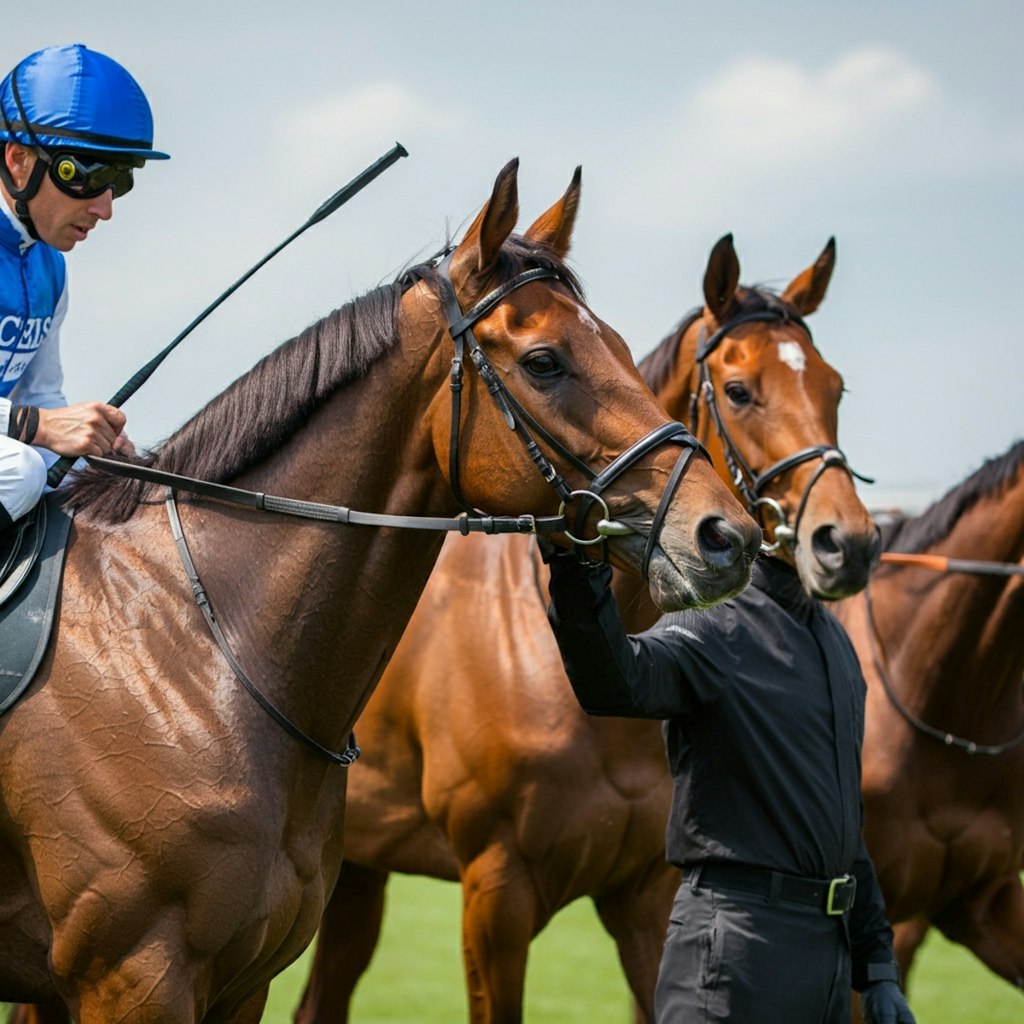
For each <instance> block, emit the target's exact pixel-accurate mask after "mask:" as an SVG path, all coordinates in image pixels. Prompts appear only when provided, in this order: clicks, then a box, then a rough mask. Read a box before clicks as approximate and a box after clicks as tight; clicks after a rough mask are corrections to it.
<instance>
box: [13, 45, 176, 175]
mask: <svg viewBox="0 0 1024 1024" xmlns="http://www.w3.org/2000/svg"><path fill="white" fill-rule="evenodd" d="M0 122H2V123H0V142H19V143H21V144H22V145H23V146H31V147H33V148H37V149H45V150H48V151H53V150H57V149H62V150H67V149H72V150H87V151H89V152H90V153H96V154H103V155H106V154H110V156H111V157H112V158H113V157H115V156H122V157H136V158H140V159H142V160H166V159H168V156H169V154H167V153H161V152H159V151H158V150H155V149H153V115H152V112H151V111H150V109H149V103H148V102H147V100H146V97H145V94H144V93H143V91H142V89H141V88H140V87H139V84H138V82H136V81H135V79H134V78H132V76H131V75H130V74H129V73H128V72H127V71H126V70H125V69H124V68H123V67H122V66H121V65H120V64H118V63H117V61H115V60H112V59H111V58H110V57H107V56H106V55H105V54H102V53H97V52H96V51H95V50H90V49H89V48H88V47H87V46H84V45H83V44H82V43H73V44H71V45H69V46H51V47H48V48H47V49H45V50H39V51H37V52H36V53H33V54H31V55H30V56H28V57H26V58H25V59H24V60H23V61H21V63H20V64H18V66H17V67H16V68H15V69H14V70H13V71H12V72H11V73H10V74H9V75H7V77H6V78H5V79H4V80H3V82H2V83H0Z"/></svg>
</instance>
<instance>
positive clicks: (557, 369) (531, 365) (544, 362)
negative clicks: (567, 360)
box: [522, 351, 562, 377]
mask: <svg viewBox="0 0 1024 1024" xmlns="http://www.w3.org/2000/svg"><path fill="white" fill-rule="evenodd" d="M522 365H523V369H525V370H526V372H527V373H529V374H531V375H532V376H534V377H555V376H557V375H558V374H559V373H561V371H562V367H561V364H560V363H559V362H558V360H557V359H556V358H555V357H554V356H553V355H552V354H551V353H550V352H546V351H540V352H531V353H530V354H529V355H528V356H527V357H526V358H525V359H524V360H523V361H522Z"/></svg>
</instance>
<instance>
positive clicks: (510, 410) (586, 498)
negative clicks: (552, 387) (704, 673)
mask: <svg viewBox="0 0 1024 1024" xmlns="http://www.w3.org/2000/svg"><path fill="white" fill-rule="evenodd" d="M451 259H452V253H449V254H448V255H447V256H446V257H445V258H444V259H443V260H442V261H441V263H440V265H439V266H438V268H437V270H438V281H439V283H440V292H441V300H442V303H443V305H444V309H445V314H446V316H447V318H448V333H449V334H450V335H451V337H452V341H453V342H454V344H455V355H454V357H453V358H452V367H451V375H450V388H451V395H452V416H451V431H450V435H449V443H448V469H449V484H450V486H451V488H452V492H453V493H454V495H455V498H456V500H457V501H458V502H459V504H460V505H461V506H462V508H463V509H464V510H465V511H466V512H467V513H471V514H476V513H478V510H477V509H475V508H474V507H473V506H472V505H471V504H470V503H469V502H467V501H466V499H465V497H464V496H463V494H462V488H461V485H460V482H459V430H460V424H461V395H462V387H463V371H464V366H465V356H466V350H467V349H468V351H469V356H470V359H471V360H472V361H473V364H474V366H475V367H476V369H477V372H478V373H479V374H480V378H481V380H483V382H484V384H485V386H486V387H487V391H488V393H489V394H490V396H491V398H492V399H493V400H494V402H495V404H496V405H497V407H498V409H499V411H500V412H501V414H502V416H503V418H504V420H505V424H506V426H508V428H509V429H510V430H513V431H515V433H516V435H517V436H518V437H519V439H520V440H521V441H522V442H523V446H524V447H525V448H526V451H527V454H528V455H529V456H530V458H531V460H532V461H533V463H534V465H536V466H537V468H538V470H539V471H540V474H541V476H543V478H544V479H545V480H546V481H547V482H548V483H549V484H550V485H551V487H552V488H553V489H554V491H555V493H556V494H557V495H558V497H559V498H560V499H561V505H560V507H559V510H558V514H559V517H565V513H566V508H567V506H568V505H569V503H570V502H572V501H574V500H578V501H579V503H580V508H579V510H578V512H577V515H576V517H575V520H574V523H573V524H572V526H571V528H570V526H569V525H568V523H566V525H565V526H564V527H563V529H562V531H561V532H563V533H564V534H565V536H566V537H567V538H568V539H569V540H570V541H572V543H573V544H575V545H576V546H577V548H581V547H583V548H585V547H589V546H591V545H594V544H601V543H605V542H607V540H608V538H610V537H621V536H625V535H627V534H631V533H635V532H636V531H635V530H634V529H633V528H632V527H631V526H629V525H627V524H626V523H622V522H618V521H616V520H613V519H611V518H610V511H609V509H608V504H607V503H606V502H605V500H604V498H602V497H601V492H602V491H603V490H604V489H605V488H606V487H608V485H609V484H611V483H612V482H614V481H615V480H617V479H618V478H619V477H620V476H621V475H622V474H623V473H625V472H626V471H627V470H628V469H630V468H632V467H633V466H634V465H635V464H636V463H637V462H638V461H639V460H640V459H642V458H643V457H644V456H645V455H647V454H648V453H649V452H651V451H653V450H654V449H655V448H658V447H660V446H661V445H663V444H677V445H679V446H681V448H682V449H683V450H682V452H681V453H680V455H679V458H678V459H677V460H676V464H675V466H674V468H673V470H672V473H671V474H670V476H669V479H668V481H667V483H666V485H665V489H664V491H663V492H662V496H661V501H660V502H659V504H658V509H657V511H656V513H655V515H654V519H653V520H652V523H651V529H650V532H649V533H648V535H647V544H646V547H645V550H644V556H643V561H642V565H641V569H642V572H643V576H644V578H645V579H646V578H647V576H648V569H649V566H650V560H651V556H652V555H653V553H654V548H655V546H656V544H657V539H658V536H659V535H660V533H661V527H662V524H663V523H664V520H665V515H666V513H667V511H668V506H669V504H670V503H671V501H672V497H673V495H674V494H675V491H676V488H677V487H678V485H679V482H680V480H681V479H682V477H683V474H684V473H685V471H686V467H687V465H688V464H689V461H690V458H691V457H692V456H693V454H694V452H698V451H699V452H700V453H701V454H702V455H703V456H704V457H705V458H706V459H708V461H709V462H710V461H711V459H710V456H709V455H708V453H707V452H706V451H705V450H704V447H703V446H702V445H701V444H700V442H699V441H698V440H697V438H696V437H694V436H693V434H691V433H690V431H689V430H687V428H686V427H685V426H684V425H683V424H682V423H677V422H669V423H663V424H661V426H659V427H656V428H655V429H654V430H652V431H651V432H650V433H649V434H647V435H645V436H644V437H642V438H641V439H640V440H639V441H637V442H635V443H634V444H632V445H630V447H629V448H627V449H626V451H624V452H623V453H622V454H621V455H619V456H618V457H617V458H616V459H614V460H613V461H612V462H611V463H610V464H609V465H607V466H606V467H605V468H604V469H603V470H601V471H600V472H595V471H594V470H593V469H591V468H590V467H589V466H588V465H587V464H586V463H585V462H583V461H582V460H581V459H579V458H578V457H577V456H576V455H574V454H573V453H572V452H570V451H568V450H567V449H566V448H565V446H564V445H562V444H561V443H560V442H559V441H557V440H556V439H555V438H554V437H552V436H551V434H550V433H548V431H547V430H545V429H544V427H543V426H542V425H541V424H540V423H538V422H537V421H536V419H534V417H532V416H531V415H530V414H529V412H527V411H526V409H524V408H523V406H522V405H521V404H520V403H519V401H518V400H517V399H516V397H515V396H514V395H513V394H512V393H511V392H510V391H509V389H508V387H507V386H506V385H505V383H504V381H502V379H501V378H500V377H499V376H498V373H497V371H496V370H495V369H494V366H493V364H492V363H491V361H490V360H489V359H488V358H487V355H486V353H485V352H484V351H483V349H482V348H481V347H480V343H479V342H478V341H477V340H476V337H475V336H474V335H473V325H474V324H475V323H477V322H478V321H479V320H480V319H481V318H482V317H484V316H485V315H486V314H487V313H489V312H490V311H491V310H492V309H493V308H494V307H495V306H497V305H498V303H499V302H501V301H502V300H503V299H505V298H506V297H507V296H508V295H509V294H510V293H511V292H513V291H515V290H516V289H517V288H521V287H522V286H523V285H525V284H529V283H530V282H531V281H538V280H543V279H553V280H561V276H560V275H559V273H558V271H557V270H555V269H554V268H552V267H545V266H540V267H534V268H532V269H530V270H524V271H522V272H521V273H520V274H518V275H517V276H515V277H514V278H512V279H511V280H509V281H506V282H505V283H504V284H502V285H499V286H498V287H497V288H495V289H494V290H493V291H491V292H489V293H488V294H487V295H485V296H484V297H483V298H482V299H480V300H479V301H478V302H476V303H475V304H474V305H473V306H472V307H471V308H470V309H469V310H468V311H467V312H465V313H463V312H462V308H461V306H460V305H459V302H458V299H457V298H456V295H455V288H454V286H453V284H452V280H451V276H450V268H451ZM531 430H532V431H533V433H535V434H537V435H538V436H539V437H541V438H542V439H543V441H544V443H545V444H546V445H547V447H548V448H549V449H551V450H552V451H554V452H556V453H557V454H558V455H559V456H560V457H561V458H562V459H564V460H565V461H566V462H568V463H569V464H570V465H572V466H573V468H575V469H577V470H578V471H579V472H580V473H582V474H583V475H584V476H585V477H586V478H587V480H588V481H589V483H588V485H587V486H586V487H585V488H583V489H577V490H573V489H572V488H570V487H569V485H568V484H567V483H566V482H565V479H564V478H563V477H562V475H561V474H560V473H559V472H558V470H557V469H556V468H555V467H554V465H553V464H552V463H551V462H550V460H549V459H548V458H547V457H546V456H545V455H544V453H543V452H542V451H541V449H540V447H539V445H538V444H537V442H536V441H535V440H534V438H533V436H532V434H531ZM595 503H596V504H597V505H598V506H599V507H600V510H601V512H602V516H601V518H600V519H599V520H598V522H597V524H596V527H595V530H596V536H594V537H591V538H587V539H585V538H583V537H581V536H577V535H576V534H574V533H573V532H572V530H576V531H577V532H579V531H581V530H582V527H583V523H584V520H585V519H586V516H587V513H588V511H589V510H590V509H591V508H592V507H593V505H594V504H595Z"/></svg>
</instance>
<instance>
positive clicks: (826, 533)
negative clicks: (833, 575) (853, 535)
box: [811, 525, 846, 572]
mask: <svg viewBox="0 0 1024 1024" xmlns="http://www.w3.org/2000/svg"><path fill="white" fill-rule="evenodd" d="M811 550H812V551H813V552H814V557H815V558H816V559H817V560H818V561H819V562H820V563H821V565H823V566H824V567H825V568H826V569H830V570H832V571H833V572H834V571H836V570H838V569H841V568H842V567H843V565H844V563H845V562H846V545H845V544H844V543H843V536H842V534H841V533H840V531H839V530H838V529H837V528H836V527H835V526H834V525H827V526H819V527H818V528H817V529H816V530H815V531H814V533H813V534H812V535H811Z"/></svg>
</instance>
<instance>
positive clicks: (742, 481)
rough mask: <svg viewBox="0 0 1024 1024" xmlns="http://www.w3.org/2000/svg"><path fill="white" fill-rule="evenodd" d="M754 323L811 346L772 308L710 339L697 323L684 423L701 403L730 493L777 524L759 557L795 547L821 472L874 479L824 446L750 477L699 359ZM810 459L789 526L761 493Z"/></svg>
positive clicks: (695, 314)
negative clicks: (779, 328)
mask: <svg viewBox="0 0 1024 1024" xmlns="http://www.w3.org/2000/svg"><path fill="white" fill-rule="evenodd" d="M702 313H703V310H702V309H701V308H697V309H695V310H692V311H691V312H690V313H688V314H687V316H686V317H685V318H684V320H683V322H682V324H681V325H680V328H679V331H680V337H682V335H684V334H685V333H686V331H688V330H689V329H690V327H691V326H692V325H693V324H694V323H695V322H696V321H697V319H698V318H699V317H700V316H701V315H702ZM756 321H760V322H768V323H792V324H796V325H797V326H798V327H800V328H801V329H802V330H803V331H804V332H805V333H806V334H807V337H808V338H809V339H810V341H811V344H812V345H813V344H814V337H813V335H812V334H811V329H810V328H809V327H808V326H807V324H806V323H805V322H804V320H803V319H802V318H801V317H799V316H797V315H796V314H792V313H787V312H786V311H785V310H782V309H777V308H768V309H760V310H755V311H754V312H751V313H744V314H742V315H741V316H737V317H735V318H733V319H732V320H727V321H726V322H725V323H724V324H722V325H721V326H720V327H719V328H718V330H717V331H715V332H714V333H713V334H712V335H711V336H710V337H707V336H706V332H705V329H704V325H703V324H702V325H701V333H700V337H699V338H698V339H697V353H696V356H695V362H696V363H697V367H698V380H697V387H696V388H695V389H694V392H693V395H692V397H691V399H690V423H692V424H693V428H694V430H696V429H697V415H698V411H699V410H698V403H699V402H700V401H701V400H703V402H704V404H705V405H706V406H707V410H708V415H709V416H710V417H711V422H712V423H713V424H714V427H715V431H716V432H717V434H718V437H719V439H720V440H721V442H722V451H723V454H724V457H725V463H726V465H727V466H728V467H729V472H730V474H731V475H732V481H733V483H734V484H735V486H736V489H737V490H738V491H739V492H740V494H741V495H742V496H743V499H744V500H745V501H746V503H747V510H748V511H749V512H750V513H751V515H754V516H757V513H758V510H759V509H761V508H764V509H766V510H767V511H769V512H771V513H772V515H774V516H775V517H776V518H777V519H778V523H777V524H776V526H775V531H774V536H775V542H774V543H773V544H763V545H762V547H761V549H762V551H764V552H765V553H767V554H772V553H773V552H775V551H778V550H779V548H780V547H783V546H785V547H789V548H795V547H796V545H797V533H798V532H799V530H800V522H801V520H802V519H803V514H804V510H805V509H806V507H807V499H808V498H809V497H810V493H811V489H812V488H813V487H814V485H815V484H816V483H817V482H818V480H819V479H820V478H821V476H822V474H823V473H824V472H825V470H827V469H830V468H832V467H835V468H838V469H842V470H844V471H845V472H846V473H848V474H849V475H850V476H851V477H856V478H857V479H858V480H862V481H864V483H869V484H870V483H874V480H873V479H872V478H871V477H868V476H864V475H863V474H861V473H858V472H856V471H855V470H854V469H852V468H851V467H850V464H849V463H848V462H847V459H846V455H845V454H844V453H843V451H842V450H841V449H839V448H836V447H835V446H834V445H828V444H819V445H811V446H810V447H808V448H801V449H800V450H799V451H796V452H793V453H792V454H790V455H787V456H786V457H785V458H782V459H779V461H778V462H775V463H773V464H772V465H770V466H769V467H768V468H767V469H765V470H762V471H761V472H760V473H756V472H755V471H754V470H753V469H751V468H750V465H749V464H748V463H747V461H746V459H744V457H743V454H742V453H741V452H740V450H739V448H738V447H737V445H736V443H735V442H734V441H733V439H732V437H731V435H730V434H729V431H728V428H727V427H726V425H725V421H724V420H723V419H722V414H721V412H720V410H719V408H718V401H717V399H716V397H715V386H714V384H713V383H712V381H711V373H710V371H709V370H708V366H707V362H706V361H705V360H706V359H707V357H708V356H709V355H710V354H711V353H712V352H713V351H714V350H715V349H716V348H717V347H718V346H719V344H720V343H721V342H722V340H723V339H724V338H725V337H726V335H728V334H729V333H731V332H732V331H734V330H735V329H736V328H737V327H739V326H740V325H741V324H746V323H752V322H756ZM814 459H820V460H821V462H820V463H819V465H818V466H817V467H816V468H815V470H814V473H813V474H812V476H811V479H810V480H809V481H808V482H807V486H806V487H805V488H804V491H803V494H802V495H801V496H800V503H799V505H798V506H797V511H796V516H795V518H794V520H793V525H792V526H790V525H789V523H788V521H787V520H788V517H787V515H786V512H785V510H784V509H783V508H782V506H781V505H780V504H779V503H778V502H777V501H776V500H775V499H774V498H766V497H764V495H763V494H762V491H763V490H764V488H765V487H766V486H767V485H768V484H769V483H771V481H772V480H774V479H775V478H776V477H778V476H781V475H782V474H783V473H786V472H788V471H789V470H791V469H795V468H796V467H797V466H800V465H803V463H805V462H810V461H812V460H814Z"/></svg>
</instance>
